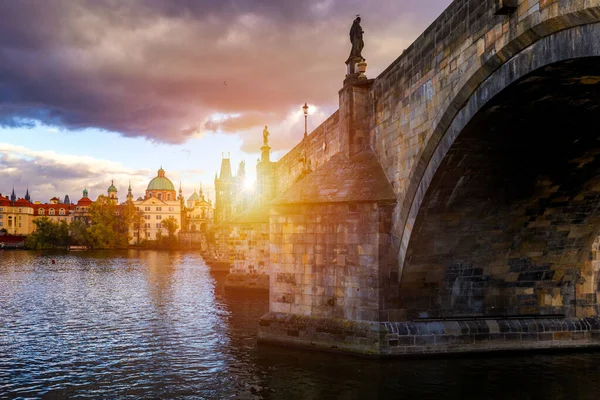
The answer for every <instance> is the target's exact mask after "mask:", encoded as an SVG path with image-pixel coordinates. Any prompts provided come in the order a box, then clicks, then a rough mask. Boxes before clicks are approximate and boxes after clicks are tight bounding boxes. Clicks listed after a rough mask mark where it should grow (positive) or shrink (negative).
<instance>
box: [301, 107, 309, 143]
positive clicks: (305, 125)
mask: <svg viewBox="0 0 600 400" xmlns="http://www.w3.org/2000/svg"><path fill="white" fill-rule="evenodd" d="M302 109H303V110H304V137H305V138H306V136H308V132H307V129H306V128H307V122H306V121H307V120H306V119H307V117H308V104H306V103H304V106H303V107H302Z"/></svg>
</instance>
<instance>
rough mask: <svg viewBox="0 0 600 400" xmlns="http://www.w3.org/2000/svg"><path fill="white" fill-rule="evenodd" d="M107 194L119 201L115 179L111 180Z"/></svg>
mask: <svg viewBox="0 0 600 400" xmlns="http://www.w3.org/2000/svg"><path fill="white" fill-rule="evenodd" d="M107 194H108V198H109V199H111V200H113V201H115V202H118V197H117V188H116V187H115V181H114V180H113V181H110V186H109V187H108V190H107Z"/></svg>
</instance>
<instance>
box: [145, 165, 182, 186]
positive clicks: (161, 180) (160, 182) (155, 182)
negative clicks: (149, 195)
mask: <svg viewBox="0 0 600 400" xmlns="http://www.w3.org/2000/svg"><path fill="white" fill-rule="evenodd" d="M146 190H175V186H174V185H173V182H171V180H170V179H169V178H167V177H166V176H165V170H164V169H162V167H161V169H159V170H158V176H157V177H156V178H153V179H152V180H151V181H150V183H149V184H148V188H147V189H146Z"/></svg>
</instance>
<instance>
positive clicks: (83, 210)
mask: <svg viewBox="0 0 600 400" xmlns="http://www.w3.org/2000/svg"><path fill="white" fill-rule="evenodd" d="M92 203H93V201H92V200H91V199H90V198H89V197H88V190H87V189H83V197H82V198H81V199H79V200H78V201H77V204H75V209H74V210H73V220H77V221H83V222H85V223H86V224H88V225H89V223H90V212H89V208H90V206H91V205H92Z"/></svg>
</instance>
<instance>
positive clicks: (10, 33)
mask: <svg viewBox="0 0 600 400" xmlns="http://www.w3.org/2000/svg"><path fill="white" fill-rule="evenodd" d="M450 2H451V0H368V1H366V0H361V1H358V0H304V1H291V0H289V1H288V0H219V1H216V0H215V1H209V0H203V1H200V0H128V1H113V0H88V1H84V0H45V1H39V0H19V1H0V171H2V173H0V192H1V193H2V194H3V195H5V194H8V193H10V191H11V190H12V188H13V185H14V187H15V190H16V192H17V195H18V196H19V197H22V196H23V195H24V193H25V189H26V187H29V190H30V192H31V194H32V197H33V200H39V201H42V202H47V201H48V200H49V198H50V197H52V196H60V197H61V198H62V197H64V195H65V194H68V195H69V196H70V197H71V199H72V200H77V199H79V198H80V197H81V191H82V190H83V189H84V187H87V188H88V190H89V191H90V197H91V198H93V199H95V198H96V197H97V196H98V195H99V194H105V193H106V189H107V188H108V186H109V185H110V182H111V179H114V181H115V185H116V186H117V188H118V189H119V197H120V198H121V199H123V200H124V198H125V194H126V191H127V185H128V183H129V181H131V185H132V187H133V192H134V196H135V197H138V196H142V195H143V192H144V190H145V188H146V185H147V184H148V181H149V180H150V179H151V178H152V177H154V176H156V170H157V169H158V168H159V167H160V166H161V165H162V167H163V168H164V169H165V170H166V173H167V177H169V178H170V179H171V180H172V181H173V182H174V183H175V185H176V186H179V182H180V181H181V183H182V186H183V189H184V195H185V196H186V197H188V196H189V195H190V194H191V193H192V192H193V189H194V188H197V187H199V185H200V182H203V183H204V188H205V190H206V189H211V197H212V198H213V200H214V194H212V186H213V183H212V182H213V179H214V175H215V172H216V171H217V170H218V168H219V165H220V161H221V154H222V152H225V154H226V155H227V153H228V152H230V153H231V161H232V164H233V165H234V166H237V165H238V164H239V162H240V161H242V160H245V161H246V170H247V174H248V175H249V178H250V179H254V176H255V165H256V159H257V158H258V155H259V152H260V149H259V148H260V145H261V142H262V129H263V127H264V125H268V126H269V131H270V133H271V137H270V139H271V145H272V147H273V151H274V157H273V159H275V160H277V159H279V157H280V156H281V155H283V154H285V152H286V151H287V150H289V149H290V148H291V147H293V145H295V144H296V143H297V142H298V141H299V140H300V139H301V137H302V134H303V131H304V123H303V117H302V109H301V106H302V105H303V104H304V102H307V103H308V104H309V106H310V109H309V119H308V127H309V131H310V130H312V129H313V128H315V127H316V126H318V125H319V124H320V123H321V122H322V121H323V120H325V119H326V118H327V117H328V116H329V115H330V114H331V113H332V112H334V111H335V110H336V109H337V105H338V94H337V92H338V90H339V89H340V88H341V85H342V81H343V79H344V74H345V65H344V61H345V60H346V58H347V57H348V53H349V51H350V47H351V46H350V42H349V37H348V32H349V30H350V26H351V24H352V20H353V19H354V17H355V15H356V14H360V15H361V17H362V27H363V29H364V31H365V35H364V39H365V49H364V51H363V56H364V57H365V58H366V59H367V63H368V65H369V66H368V70H367V75H368V76H369V77H371V78H373V77H376V76H377V75H378V74H379V73H380V72H381V71H383V69H385V68H386V67H387V66H388V65H389V64H390V63H391V62H392V61H393V60H394V59H396V58H397V57H398V56H399V55H400V54H401V52H402V50H403V49H404V48H406V47H408V46H409V45H410V43H411V42H412V41H413V40H414V39H416V37H417V36H418V35H419V34H420V33H421V32H422V31H423V30H424V29H425V28H426V27H427V26H428V25H429V24H430V23H432V22H433V20H434V19H435V18H436V17H437V16H438V15H439V14H440V13H441V12H442V11H443V9H444V8H445V7H447V6H448V5H449V4H450Z"/></svg>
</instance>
